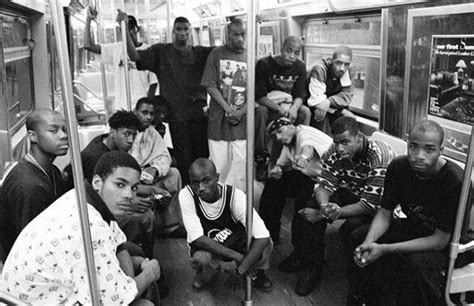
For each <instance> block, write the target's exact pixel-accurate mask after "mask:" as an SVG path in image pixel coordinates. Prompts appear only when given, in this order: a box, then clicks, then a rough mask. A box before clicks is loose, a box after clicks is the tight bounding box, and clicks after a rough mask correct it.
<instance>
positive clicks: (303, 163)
mask: <svg viewBox="0 0 474 306" xmlns="http://www.w3.org/2000/svg"><path fill="white" fill-rule="evenodd" d="M306 167H308V156H305V155H296V156H295V158H294V160H293V168H295V169H297V170H300V169H303V168H306Z"/></svg>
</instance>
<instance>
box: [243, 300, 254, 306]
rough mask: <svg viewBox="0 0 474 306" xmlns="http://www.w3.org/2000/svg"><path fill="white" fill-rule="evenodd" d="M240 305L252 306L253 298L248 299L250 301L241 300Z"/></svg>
mask: <svg viewBox="0 0 474 306" xmlns="http://www.w3.org/2000/svg"><path fill="white" fill-rule="evenodd" d="M242 305H244V306H252V305H253V300H250V301H243V303H242Z"/></svg>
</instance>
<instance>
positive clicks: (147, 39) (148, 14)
mask: <svg viewBox="0 0 474 306" xmlns="http://www.w3.org/2000/svg"><path fill="white" fill-rule="evenodd" d="M145 11H146V43H147V44H149V45H151V34H150V22H151V21H150V0H145Z"/></svg>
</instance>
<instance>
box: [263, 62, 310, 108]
mask: <svg viewBox="0 0 474 306" xmlns="http://www.w3.org/2000/svg"><path fill="white" fill-rule="evenodd" d="M305 86H306V67H305V65H304V63H303V62H302V61H300V60H296V61H295V62H294V63H293V65H291V66H289V67H286V66H280V65H279V64H278V63H277V62H276V61H275V60H274V59H273V57H271V56H268V57H264V58H262V59H260V60H259V61H258V62H257V66H256V67H255V99H260V98H262V97H264V96H266V94H267V93H269V92H271V91H272V90H280V91H283V92H286V93H288V94H290V95H291V96H292V97H293V100H294V99H296V98H301V99H303V101H304V100H305V99H306V96H307V92H306V87H305Z"/></svg>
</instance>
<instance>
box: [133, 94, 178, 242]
mask: <svg viewBox="0 0 474 306" xmlns="http://www.w3.org/2000/svg"><path fill="white" fill-rule="evenodd" d="M134 113H135V115H136V116H137V118H138V119H139V120H140V122H141V127H140V128H139V130H138V134H137V136H136V137H135V141H134V142H133V145H132V148H131V149H130V151H129V153H130V154H131V155H132V156H133V157H134V158H135V159H136V160H137V162H138V164H139V165H140V167H142V176H141V179H140V180H141V183H142V184H140V185H139V187H138V194H139V195H140V196H143V197H145V198H149V197H150V196H153V195H155V194H158V195H159V196H162V198H161V200H159V201H155V203H156V204H157V205H156V206H155V216H156V217H157V219H158V218H159V219H160V220H161V225H162V226H161V227H162V231H163V232H164V233H163V234H164V235H165V236H171V237H181V238H185V237H186V231H185V230H184V228H183V227H182V226H181V227H180V223H181V214H180V212H179V204H178V191H179V190H181V187H182V186H181V175H180V174H179V171H178V169H176V168H174V167H171V156H170V153H169V152H168V148H167V147H166V143H165V141H164V140H163V138H162V137H161V135H160V134H159V133H158V131H157V130H156V129H155V127H154V126H153V125H152V123H153V122H154V120H155V107H154V103H153V100H152V99H150V98H141V99H139V100H138V102H137V105H136V107H135V110H134ZM140 202H141V201H140ZM148 206H149V205H148V203H146V202H145V203H144V207H143V210H142V208H141V207H140V206H139V205H137V211H138V212H142V211H146V209H147V208H148Z"/></svg>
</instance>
